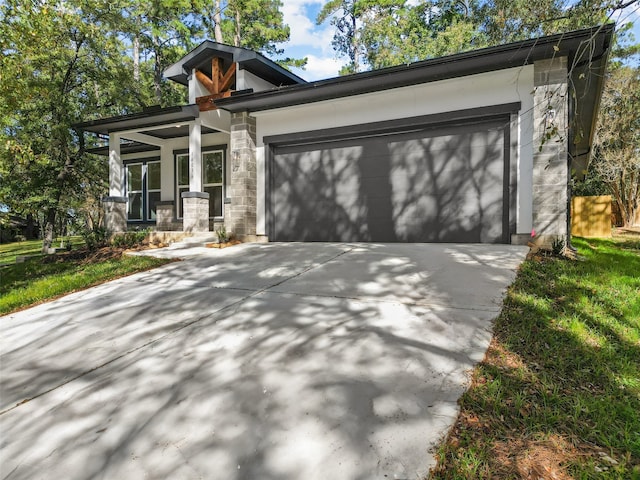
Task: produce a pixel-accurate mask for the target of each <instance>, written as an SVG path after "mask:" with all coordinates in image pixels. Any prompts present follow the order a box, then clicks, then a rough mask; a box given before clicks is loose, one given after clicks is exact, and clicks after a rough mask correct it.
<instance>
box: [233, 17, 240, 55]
mask: <svg viewBox="0 0 640 480" xmlns="http://www.w3.org/2000/svg"><path fill="white" fill-rule="evenodd" d="M235 13H236V14H235V20H236V33H235V35H234V36H233V44H234V45H235V46H236V47H240V46H241V45H240V41H241V37H240V9H239V8H236V12H235Z"/></svg>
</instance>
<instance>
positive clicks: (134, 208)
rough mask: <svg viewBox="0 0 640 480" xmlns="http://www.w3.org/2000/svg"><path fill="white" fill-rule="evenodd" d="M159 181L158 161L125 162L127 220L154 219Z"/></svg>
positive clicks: (158, 198) (158, 194) (158, 196)
mask: <svg viewBox="0 0 640 480" xmlns="http://www.w3.org/2000/svg"><path fill="white" fill-rule="evenodd" d="M160 181H161V177H160V162H159V161H157V160H153V161H146V162H144V161H142V162H132V163H127V164H126V186H127V198H128V200H129V202H128V204H127V219H128V220H130V221H134V222H142V221H155V219H156V204H157V203H158V202H159V201H160Z"/></svg>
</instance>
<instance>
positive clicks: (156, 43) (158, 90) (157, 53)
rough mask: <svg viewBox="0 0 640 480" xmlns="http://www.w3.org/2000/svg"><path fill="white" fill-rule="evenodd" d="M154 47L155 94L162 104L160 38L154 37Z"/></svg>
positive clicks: (158, 102) (157, 100) (157, 101)
mask: <svg viewBox="0 0 640 480" xmlns="http://www.w3.org/2000/svg"><path fill="white" fill-rule="evenodd" d="M153 49H154V58H155V61H154V65H153V92H154V95H155V99H156V103H157V104H158V105H160V104H161V103H162V89H161V87H160V86H161V83H162V66H161V53H160V39H159V38H158V37H153Z"/></svg>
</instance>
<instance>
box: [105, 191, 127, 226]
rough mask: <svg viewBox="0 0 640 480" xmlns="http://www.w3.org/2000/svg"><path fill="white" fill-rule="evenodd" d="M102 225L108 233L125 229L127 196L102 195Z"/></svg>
mask: <svg viewBox="0 0 640 480" xmlns="http://www.w3.org/2000/svg"><path fill="white" fill-rule="evenodd" d="M102 206H103V208H104V226H105V228H106V230H107V232H109V233H110V234H112V233H119V232H126V231H127V197H103V198H102Z"/></svg>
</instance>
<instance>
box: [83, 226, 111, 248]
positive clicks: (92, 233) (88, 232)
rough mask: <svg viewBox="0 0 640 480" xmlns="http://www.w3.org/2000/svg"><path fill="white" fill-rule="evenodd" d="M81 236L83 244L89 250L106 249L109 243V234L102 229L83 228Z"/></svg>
mask: <svg viewBox="0 0 640 480" xmlns="http://www.w3.org/2000/svg"><path fill="white" fill-rule="evenodd" d="M81 235H82V240H84V244H85V245H86V247H87V248H88V249H89V250H96V249H98V248H102V247H106V246H107V244H108V243H109V234H108V232H107V229H106V228H104V227H95V228H83V229H82V230H81Z"/></svg>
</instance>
